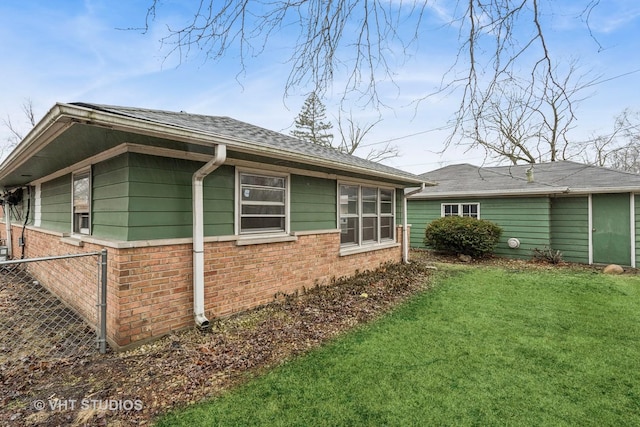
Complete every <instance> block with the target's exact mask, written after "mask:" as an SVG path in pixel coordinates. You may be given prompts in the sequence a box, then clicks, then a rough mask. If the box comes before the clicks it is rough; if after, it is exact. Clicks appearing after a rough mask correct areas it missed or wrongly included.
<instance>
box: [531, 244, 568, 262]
mask: <svg viewBox="0 0 640 427" xmlns="http://www.w3.org/2000/svg"><path fill="white" fill-rule="evenodd" d="M532 252H533V259H534V260H535V261H542V262H548V263H550V264H560V263H562V252H560V251H558V250H554V249H551V248H550V247H548V246H545V247H544V249H538V248H533V250H532Z"/></svg>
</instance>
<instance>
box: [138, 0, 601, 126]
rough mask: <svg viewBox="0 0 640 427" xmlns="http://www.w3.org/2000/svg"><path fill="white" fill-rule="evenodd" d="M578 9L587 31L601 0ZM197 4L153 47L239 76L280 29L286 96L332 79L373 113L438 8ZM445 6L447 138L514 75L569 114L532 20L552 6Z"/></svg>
mask: <svg viewBox="0 0 640 427" xmlns="http://www.w3.org/2000/svg"><path fill="white" fill-rule="evenodd" d="M149 1H150V6H149V7H148V10H147V14H146V22H145V27H144V30H145V31H146V30H148V29H149V27H150V24H151V22H153V21H157V20H159V19H160V18H159V16H160V13H161V9H162V8H161V1H160V0H149ZM582 1H583V6H584V7H583V9H582V17H583V18H584V19H585V21H586V22H587V23H588V20H589V17H590V15H591V13H592V12H593V10H594V9H595V8H596V6H598V4H599V3H600V1H599V0H582ZM196 4H197V7H196V8H195V10H194V11H193V19H190V20H189V21H188V22H187V23H186V24H185V25H183V26H180V27H168V28H167V33H166V34H167V35H166V36H165V37H163V38H162V43H163V45H166V46H168V47H169V52H170V53H169V55H172V54H175V55H178V56H179V57H180V60H183V59H186V58H188V57H189V56H190V55H192V54H202V55H204V56H205V58H206V59H214V60H216V59H219V58H221V57H223V56H225V55H226V54H227V53H228V52H229V51H233V52H238V53H239V57H240V59H239V65H240V71H239V73H243V72H244V70H245V66H246V60H247V59H248V58H250V57H253V56H257V55H260V54H261V53H264V52H265V51H267V50H268V47H269V46H270V44H269V43H270V41H271V40H272V38H275V37H274V36H275V35H276V34H277V33H279V32H280V31H282V30H283V29H286V31H288V32H289V33H291V34H292V36H291V40H293V42H292V46H290V52H291V53H290V64H291V68H290V73H289V76H288V79H287V82H286V84H285V88H284V93H285V96H286V94H287V93H289V91H290V90H291V89H293V88H294V87H306V88H307V90H311V91H314V92H316V93H317V94H318V95H319V96H321V97H322V96H323V95H324V93H325V91H326V90H327V88H329V87H330V85H331V84H332V83H333V82H334V77H336V76H340V77H341V80H344V81H345V86H344V91H342V92H343V93H344V96H345V97H346V96H347V94H349V93H355V94H356V95H357V96H358V97H359V99H360V100H362V101H364V102H365V103H370V104H372V105H373V106H374V107H380V106H381V105H384V100H381V98H380V95H379V93H378V85H379V82H381V81H386V82H394V76H395V73H396V70H397V68H399V67H401V66H402V65H403V63H404V60H405V59H407V58H410V57H411V56H412V55H413V54H417V53H418V52H419V51H418V45H419V44H420V43H429V35H430V34H433V31H434V29H433V22H432V21H431V22H430V19H429V18H431V17H433V16H435V15H436V14H437V13H436V10H437V9H438V8H439V7H440V5H439V4H435V2H434V4H432V2H429V1H427V0H421V1H420V0H413V1H400V2H395V1H387V0H336V1H322V0H300V1H283V2H280V1H277V2H255V1H250V0H241V1H236V0H219V1H214V0H200V1H199V2H196ZM447 5H453V9H452V10H451V11H447V13H450V17H449V18H448V23H447V24H446V25H445V26H447V25H449V26H454V27H455V28H457V29H458V31H459V32H458V38H459V46H460V47H459V50H458V54H457V60H455V63H454V64H453V65H452V67H451V69H450V70H449V72H448V73H447V74H446V75H445V76H444V77H443V80H442V85H441V87H440V88H439V89H438V90H437V93H442V92H454V91H456V90H457V89H459V88H461V89H462V94H461V101H460V107H459V109H458V112H457V121H456V126H454V135H459V134H460V130H461V128H462V127H463V126H466V125H467V124H468V123H470V122H471V123H472V122H474V121H476V120H477V119H478V118H480V117H482V115H483V114H484V112H485V111H486V108H487V107H488V106H489V105H490V103H489V100H490V99H492V98H494V95H495V92H496V90H498V88H499V85H500V83H501V82H502V81H504V80H505V78H506V79H509V78H511V77H513V76H514V75H515V71H516V70H518V71H520V72H521V73H523V74H522V75H523V76H524V75H528V76H530V77H531V79H534V80H538V79H542V80H543V81H547V83H548V84H549V85H551V86H555V87H556V88H557V89H558V90H559V92H558V93H559V94H560V96H562V97H565V100H566V101H567V102H568V105H569V109H571V103H570V102H569V99H567V98H566V96H565V94H564V93H563V92H562V90H561V89H562V82H560V81H557V80H556V78H555V76H554V75H553V72H552V70H553V67H552V54H551V49H550V46H549V43H548V41H547V38H546V37H545V31H546V29H545V28H544V24H543V20H542V19H541V18H542V17H543V16H544V15H545V14H546V15H552V14H553V13H554V12H553V10H552V9H551V8H552V7H553V4H552V2H541V1H540V0H517V1H514V0H486V1H482V2H480V1H478V0H458V1H455V2H451V3H447ZM534 83H535V82H534ZM425 92H426V91H425ZM344 99H345V98H343V100H344Z"/></svg>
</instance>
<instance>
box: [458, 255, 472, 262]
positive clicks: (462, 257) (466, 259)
mask: <svg viewBox="0 0 640 427" xmlns="http://www.w3.org/2000/svg"><path fill="white" fill-rule="evenodd" d="M458 259H459V260H460V261H462V262H471V261H473V258H471V257H470V256H469V255H465V254H460V255H458Z"/></svg>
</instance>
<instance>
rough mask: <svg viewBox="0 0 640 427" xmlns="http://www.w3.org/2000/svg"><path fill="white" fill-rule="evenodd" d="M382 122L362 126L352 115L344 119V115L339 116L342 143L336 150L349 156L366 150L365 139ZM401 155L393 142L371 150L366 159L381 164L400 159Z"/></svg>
mask: <svg viewBox="0 0 640 427" xmlns="http://www.w3.org/2000/svg"><path fill="white" fill-rule="evenodd" d="M381 121H382V119H379V120H377V121H375V122H374V123H371V124H365V125H360V124H358V123H357V122H356V121H355V120H354V118H353V114H351V113H349V117H343V116H342V114H340V115H338V131H339V132H340V138H341V141H340V145H338V146H337V147H336V148H337V149H338V151H341V152H343V153H347V154H354V153H355V152H356V150H359V149H362V148H366V145H364V144H362V143H363V141H364V139H365V137H366V136H367V134H368V133H369V131H371V129H373V127H374V126H376V125H377V124H378V123H380V122H381ZM369 147H371V146H369ZM399 154H400V150H399V148H398V147H397V146H395V145H391V142H387V143H385V144H384V145H383V146H382V148H370V149H369V152H368V154H367V155H366V156H365V158H366V159H367V160H371V161H372V162H381V161H383V160H386V159H390V158H393V157H398V155H399Z"/></svg>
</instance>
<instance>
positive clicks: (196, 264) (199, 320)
mask: <svg viewBox="0 0 640 427" xmlns="http://www.w3.org/2000/svg"><path fill="white" fill-rule="evenodd" d="M226 159H227V146H226V145H221V144H218V145H216V146H215V154H214V156H213V159H211V160H209V162H207V164H205V165H204V166H202V167H201V168H200V169H198V170H197V171H196V172H195V173H194V174H193V178H192V180H191V184H192V197H193V316H194V320H195V322H196V325H197V326H198V327H199V328H208V327H209V326H210V323H209V320H208V319H207V317H206V316H205V314H204V196H203V181H204V179H205V178H206V177H207V175H209V174H210V173H212V172H213V171H214V170H216V169H217V168H218V167H219V166H220V165H222V164H223V163H224V161H225V160H226Z"/></svg>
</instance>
